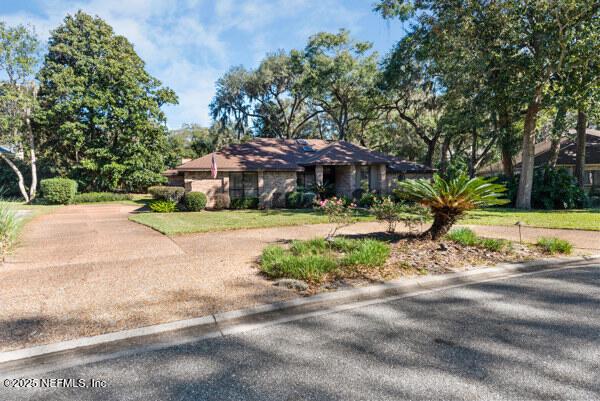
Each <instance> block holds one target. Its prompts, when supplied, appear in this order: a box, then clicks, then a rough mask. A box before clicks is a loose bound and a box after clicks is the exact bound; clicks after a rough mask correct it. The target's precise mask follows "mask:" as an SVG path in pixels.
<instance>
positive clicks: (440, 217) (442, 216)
mask: <svg viewBox="0 0 600 401" xmlns="http://www.w3.org/2000/svg"><path fill="white" fill-rule="evenodd" d="M454 223H456V216H454V215H450V214H448V213H436V214H434V217H433V224H432V225H431V227H430V228H429V230H427V231H426V232H425V233H424V236H425V237H430V238H431V239H432V240H434V241H435V240H438V239H440V238H441V237H443V236H444V235H446V233H448V231H450V228H451V227H452V225H453V224H454Z"/></svg>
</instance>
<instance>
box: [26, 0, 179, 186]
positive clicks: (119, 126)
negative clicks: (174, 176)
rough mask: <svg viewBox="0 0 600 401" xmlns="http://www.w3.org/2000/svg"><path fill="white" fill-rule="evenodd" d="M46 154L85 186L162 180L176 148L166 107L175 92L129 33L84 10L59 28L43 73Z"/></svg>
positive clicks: (40, 119) (60, 171) (57, 169)
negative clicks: (151, 70)
mask: <svg viewBox="0 0 600 401" xmlns="http://www.w3.org/2000/svg"><path fill="white" fill-rule="evenodd" d="M38 79H39V81H40V92H39V100H40V105H41V110H40V113H38V115H37V116H36V122H37V124H38V125H39V127H40V130H41V131H42V134H43V135H42V137H43V142H42V144H41V150H42V157H43V159H44V161H45V162H46V163H47V164H48V165H49V166H52V172H53V173H54V174H57V175H61V176H69V177H72V178H74V179H76V180H77V181H79V184H80V188H83V189H84V190H109V191H114V190H125V191H140V190H144V189H145V188H146V187H148V186H149V185H153V184H156V183H160V182H162V181H163V177H162V176H161V175H160V173H161V171H162V170H163V169H164V167H165V162H166V157H167V154H168V144H167V129H166V124H165V115H164V113H163V111H162V110H161V107H162V106H163V105H165V104H175V103H177V97H176V95H175V93H174V92H173V91H172V90H171V89H169V88H166V87H163V86H162V85H161V83H160V81H158V80H157V79H156V78H154V77H152V76H151V75H149V74H148V73H147V72H146V70H145V69H144V62H143V61H142V60H141V59H140V58H139V56H138V55H137V54H136V52H135V51H134V49H133V46H132V44H131V43H130V42H129V41H128V40H127V39H126V38H124V37H122V36H118V35H115V34H114V32H113V30H112V28H111V27H110V26H109V25H108V24H107V23H106V22H105V21H103V20H102V19H100V18H99V17H92V16H90V15H88V14H85V13H84V12H82V11H78V12H77V13H76V14H74V15H68V16H67V17H65V19H64V21H63V24H62V25H60V26H59V27H58V28H56V29H55V30H54V31H52V32H51V36H50V39H49V42H48V54H47V55H46V57H45V59H44V63H43V66H42V68H41V70H40V72H39V74H38Z"/></svg>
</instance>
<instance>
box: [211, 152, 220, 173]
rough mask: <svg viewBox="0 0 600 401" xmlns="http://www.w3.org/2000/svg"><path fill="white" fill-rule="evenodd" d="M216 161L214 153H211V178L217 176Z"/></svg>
mask: <svg viewBox="0 0 600 401" xmlns="http://www.w3.org/2000/svg"><path fill="white" fill-rule="evenodd" d="M217 171H218V170H217V161H216V160H215V154H214V153H213V154H212V161H211V162H210V175H211V176H212V178H213V179H215V178H217Z"/></svg>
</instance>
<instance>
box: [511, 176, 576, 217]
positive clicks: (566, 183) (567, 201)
mask: <svg viewBox="0 0 600 401" xmlns="http://www.w3.org/2000/svg"><path fill="white" fill-rule="evenodd" d="M499 182H501V183H503V184H504V185H506V188H507V192H506V194H507V195H506V197H507V198H508V199H510V200H511V204H512V205H514V204H515V202H516V199H517V189H518V185H519V176H518V175H516V176H514V177H511V178H507V177H504V176H500V178H499ZM531 193H532V199H531V206H532V207H533V208H534V209H546V210H561V209H576V208H580V207H583V206H585V203H586V194H585V192H584V191H583V190H582V189H581V188H579V186H578V185H577V180H576V179H575V177H573V176H572V175H571V174H570V173H569V172H568V171H567V170H565V169H564V168H550V167H548V166H544V167H538V168H536V169H535V172H534V175H533V188H532V191H531Z"/></svg>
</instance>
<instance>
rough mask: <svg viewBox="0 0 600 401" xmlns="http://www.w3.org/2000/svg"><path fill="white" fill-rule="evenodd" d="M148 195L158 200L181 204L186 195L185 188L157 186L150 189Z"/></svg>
mask: <svg viewBox="0 0 600 401" xmlns="http://www.w3.org/2000/svg"><path fill="white" fill-rule="evenodd" d="M148 193H149V194H150V195H152V197H153V198H154V199H156V200H166V201H173V202H175V203H177V202H179V201H180V200H181V198H183V196H184V195H185V189H184V188H183V187H168V186H165V185H156V186H153V187H149V188H148Z"/></svg>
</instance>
